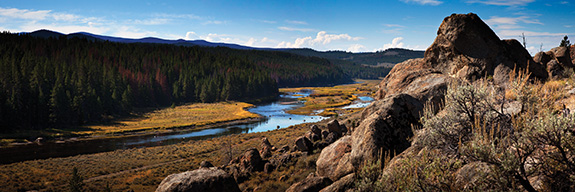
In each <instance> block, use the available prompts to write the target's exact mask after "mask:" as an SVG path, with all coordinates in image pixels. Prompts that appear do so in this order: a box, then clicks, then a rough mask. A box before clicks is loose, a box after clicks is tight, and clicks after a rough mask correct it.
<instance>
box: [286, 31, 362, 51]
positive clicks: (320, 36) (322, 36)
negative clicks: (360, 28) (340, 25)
mask: <svg viewBox="0 0 575 192" xmlns="http://www.w3.org/2000/svg"><path fill="white" fill-rule="evenodd" d="M360 39H363V38H361V37H352V36H350V35H348V34H328V33H327V32H325V31H320V32H318V33H317V35H316V36H315V38H312V37H302V38H297V39H296V40H295V41H294V42H293V43H292V42H285V41H283V42H281V43H279V44H278V45H277V46H276V47H277V48H302V47H304V46H310V47H313V46H316V45H327V44H329V43H331V42H333V41H357V40H360Z"/></svg>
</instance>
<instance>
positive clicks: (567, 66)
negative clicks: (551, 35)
mask: <svg viewBox="0 0 575 192" xmlns="http://www.w3.org/2000/svg"><path fill="white" fill-rule="evenodd" d="M571 49H572V48H571V47H555V48H553V49H551V50H550V51H547V52H539V53H537V54H535V56H533V60H534V61H535V62H537V63H539V64H541V65H543V66H546V67H547V72H548V74H549V77H551V78H564V77H567V74H566V73H565V71H566V70H573V69H574V68H575V65H573V61H572V58H573V56H571V55H572V54H571V53H572V51H571Z"/></svg>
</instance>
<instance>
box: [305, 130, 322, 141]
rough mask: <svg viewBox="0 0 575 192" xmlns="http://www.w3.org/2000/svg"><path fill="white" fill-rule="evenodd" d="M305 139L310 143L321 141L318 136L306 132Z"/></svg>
mask: <svg viewBox="0 0 575 192" xmlns="http://www.w3.org/2000/svg"><path fill="white" fill-rule="evenodd" d="M305 137H307V138H308V139H309V140H310V141H312V142H316V141H319V140H321V136H320V135H318V134H315V133H314V132H311V131H308V132H306V133H305Z"/></svg>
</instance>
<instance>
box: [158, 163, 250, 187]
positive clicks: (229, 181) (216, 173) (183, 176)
mask: <svg viewBox="0 0 575 192" xmlns="http://www.w3.org/2000/svg"><path fill="white" fill-rule="evenodd" d="M185 191H206V192H212V191H213V192H220V191H238V192H239V191H241V190H240V188H239V187H238V184H237V183H236V181H235V180H234V178H233V177H232V176H230V175H229V174H228V173H226V172H225V171H224V170H222V169H218V168H215V167H212V168H201V169H196V170H193V171H188V172H183V173H177V174H171V175H169V176H168V177H166V178H164V180H162V182H161V183H160V185H159V186H158V188H157V189H156V192H185Z"/></svg>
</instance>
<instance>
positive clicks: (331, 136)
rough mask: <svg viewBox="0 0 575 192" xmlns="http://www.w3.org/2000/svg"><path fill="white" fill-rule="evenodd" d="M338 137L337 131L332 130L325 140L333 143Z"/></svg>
mask: <svg viewBox="0 0 575 192" xmlns="http://www.w3.org/2000/svg"><path fill="white" fill-rule="evenodd" d="M337 139H339V134H337V133H335V132H330V133H329V134H327V137H326V138H325V142H327V143H328V144H331V143H333V142H335V141H337Z"/></svg>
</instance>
